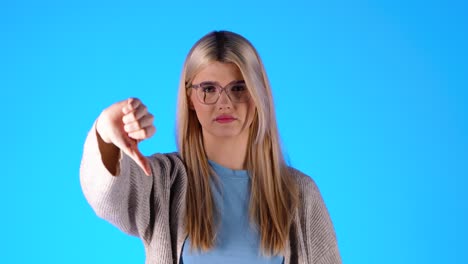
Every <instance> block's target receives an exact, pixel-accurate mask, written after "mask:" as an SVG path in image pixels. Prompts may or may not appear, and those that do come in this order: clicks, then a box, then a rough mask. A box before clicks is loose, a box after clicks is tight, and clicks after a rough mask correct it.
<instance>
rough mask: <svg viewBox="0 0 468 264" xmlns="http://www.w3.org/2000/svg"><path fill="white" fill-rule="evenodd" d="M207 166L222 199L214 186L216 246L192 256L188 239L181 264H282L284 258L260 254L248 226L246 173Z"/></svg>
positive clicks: (248, 196) (248, 180)
mask: <svg viewBox="0 0 468 264" xmlns="http://www.w3.org/2000/svg"><path fill="white" fill-rule="evenodd" d="M209 163H210V165H211V166H212V167H213V169H214V171H215V172H216V174H218V175H219V179H220V183H221V188H223V190H222V192H223V195H222V194H221V193H220V192H219V190H218V189H217V188H216V187H215V185H214V184H212V187H211V189H212V190H213V197H214V200H215V203H216V206H217V208H218V210H219V212H220V217H221V219H220V220H221V222H220V225H219V230H218V236H217V243H216V246H215V247H214V248H213V249H212V250H211V251H209V252H206V253H203V252H201V251H198V250H197V251H193V252H191V250H190V245H191V244H190V239H189V238H187V239H186V240H185V243H184V246H183V249H182V260H183V262H181V263H183V264H198V263H203V264H211V263H216V264H218V263H222V264H231V263H235V264H238V263H245V264H249V263H255V264H258V263H265V264H266V263H268V264H281V263H283V259H284V258H283V256H274V257H270V258H268V257H264V256H262V255H261V253H260V237H259V233H258V231H257V230H256V229H255V228H253V227H251V225H250V223H249V199H250V177H249V175H248V173H247V171H245V170H231V169H228V168H225V167H222V166H221V165H219V164H216V163H214V162H213V161H210V162H209ZM218 221H219V220H218Z"/></svg>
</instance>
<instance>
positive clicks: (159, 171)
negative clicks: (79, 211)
mask: <svg viewBox="0 0 468 264" xmlns="http://www.w3.org/2000/svg"><path fill="white" fill-rule="evenodd" d="M150 165H151V170H152V174H153V175H152V176H150V177H148V176H146V175H145V174H144V172H143V170H142V169H141V168H140V167H139V166H138V165H137V164H136V163H135V162H134V161H133V160H132V159H131V158H130V157H129V156H127V155H126V154H125V153H123V152H122V151H121V152H120V159H119V169H118V171H117V175H116V176H113V175H112V174H111V173H110V172H109V171H108V170H107V169H106V167H105V166H104V164H103V162H102V157H101V153H100V151H99V147H98V141H97V131H96V127H95V124H94V125H93V127H92V129H91V131H90V132H89V133H88V136H87V138H86V141H85V144H84V149H83V156H82V160H81V166H80V182H81V187H82V190H83V193H84V196H85V197H86V199H87V201H88V203H89V204H90V205H91V207H92V208H93V210H94V211H95V213H96V214H97V215H98V216H99V217H101V218H103V219H105V220H107V221H109V222H110V223H112V224H113V225H115V226H116V227H118V228H119V229H120V230H122V231H123V232H125V233H127V234H129V235H133V236H138V237H141V238H143V239H145V240H146V239H150V238H149V237H148V236H151V234H152V230H151V228H152V222H153V221H154V216H155V214H161V215H162V217H164V216H165V215H168V214H169V212H168V205H167V204H168V203H169V189H170V183H171V180H170V179H169V177H170V175H169V174H168V173H165V174H164V172H165V171H168V170H167V169H166V170H163V168H162V167H161V164H160V163H158V159H157V156H156V155H155V156H152V157H150ZM155 179H157V180H155ZM155 181H156V182H155ZM155 186H156V189H157V190H155ZM155 191H157V193H155Z"/></svg>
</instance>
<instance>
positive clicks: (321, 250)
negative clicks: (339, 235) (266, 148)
mask: <svg viewBox="0 0 468 264" xmlns="http://www.w3.org/2000/svg"><path fill="white" fill-rule="evenodd" d="M301 186H302V187H301V188H302V195H301V197H302V200H303V204H304V207H303V209H304V210H305V211H304V218H305V219H303V223H304V228H305V246H306V252H307V260H308V263H318V264H341V263H342V262H341V257H340V253H339V250H338V243H337V240H336V234H335V229H334V227H333V223H332V220H331V218H330V215H329V212H328V209H327V207H326V205H325V202H324V200H323V197H322V195H321V193H320V190H319V188H318V187H317V185H316V184H315V182H314V180H313V179H312V178H310V177H309V176H306V175H304V177H302V183H301Z"/></svg>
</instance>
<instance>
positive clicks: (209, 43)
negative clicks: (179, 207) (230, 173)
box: [177, 31, 298, 256]
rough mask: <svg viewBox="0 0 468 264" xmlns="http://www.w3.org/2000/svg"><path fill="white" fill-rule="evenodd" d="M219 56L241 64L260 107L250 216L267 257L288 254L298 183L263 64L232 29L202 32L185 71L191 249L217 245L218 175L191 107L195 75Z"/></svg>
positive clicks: (181, 143) (184, 148)
mask: <svg viewBox="0 0 468 264" xmlns="http://www.w3.org/2000/svg"><path fill="white" fill-rule="evenodd" d="M215 61H219V62H225V63H234V64H235V65H237V67H238V68H239V69H240V71H241V73H242V76H243V78H244V80H245V82H246V84H247V87H248V89H249V92H250V95H251V98H250V100H253V103H254V105H255V107H256V110H255V114H254V120H253V122H252V124H251V126H250V128H249V141H248V148H247V149H248V150H247V152H248V153H247V156H246V159H247V160H246V163H245V164H246V169H247V171H248V173H249V175H250V178H251V186H250V188H251V189H250V194H251V195H250V202H249V203H250V204H249V219H250V223H251V224H253V226H254V227H256V228H257V229H258V231H259V234H260V246H261V249H262V250H261V252H262V253H263V254H264V255H265V256H270V255H276V254H284V252H285V249H286V243H287V241H288V239H289V231H290V228H291V224H292V221H293V217H294V216H293V214H294V211H295V210H296V208H297V206H298V187H297V183H296V182H295V180H294V179H293V177H292V175H291V173H290V171H289V170H288V167H287V165H286V162H285V160H284V157H283V153H282V150H281V146H280V142H279V135H278V128H277V124H276V117H275V111H274V104H273V96H272V93H271V88H270V84H269V81H268V78H267V75H266V72H265V69H264V66H263V63H262V61H261V59H260V57H259V55H258V53H257V51H256V50H255V48H254V47H253V45H252V44H251V43H250V42H249V41H248V40H247V39H245V38H244V37H242V36H241V35H239V34H236V33H233V32H229V31H214V32H211V33H209V34H207V35H205V36H204V37H202V38H201V39H200V40H199V41H198V42H197V43H195V45H194V46H193V47H192V49H191V50H190V52H189V54H188V55H187V58H186V61H185V63H184V67H183V71H182V76H181V81H180V87H179V96H178V107H177V145H178V149H179V153H180V155H181V156H182V159H183V160H184V162H185V165H186V167H187V174H188V189H187V196H186V218H185V231H186V232H187V234H188V236H189V237H190V240H191V244H192V249H193V248H197V249H201V250H203V251H208V250H210V249H212V248H213V247H214V246H215V241H216V234H217V230H216V229H217V226H216V223H215V215H216V214H217V208H216V206H215V202H214V200H213V196H212V191H211V188H210V181H211V180H214V181H215V182H217V180H218V179H217V178H216V177H217V176H216V174H215V173H213V171H212V169H211V168H210V166H209V163H208V159H207V156H206V153H205V148H204V144H203V137H202V128H201V125H200V123H199V121H198V119H197V116H196V113H195V111H194V110H192V109H190V107H189V100H190V99H189V95H190V92H191V91H190V90H191V89H190V86H191V84H192V80H193V79H194V78H195V76H196V75H197V73H198V72H200V70H202V69H203V68H204V67H206V66H207V65H208V64H210V63H213V62H215Z"/></svg>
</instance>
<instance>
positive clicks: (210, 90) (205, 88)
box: [202, 85, 216, 93]
mask: <svg viewBox="0 0 468 264" xmlns="http://www.w3.org/2000/svg"><path fill="white" fill-rule="evenodd" d="M202 91H203V92H204V93H214V92H216V87H215V86H212V85H209V86H203V87H202Z"/></svg>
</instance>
